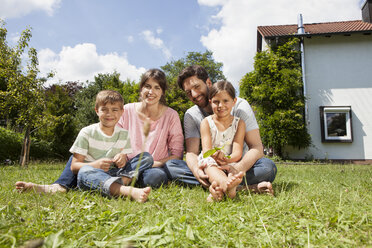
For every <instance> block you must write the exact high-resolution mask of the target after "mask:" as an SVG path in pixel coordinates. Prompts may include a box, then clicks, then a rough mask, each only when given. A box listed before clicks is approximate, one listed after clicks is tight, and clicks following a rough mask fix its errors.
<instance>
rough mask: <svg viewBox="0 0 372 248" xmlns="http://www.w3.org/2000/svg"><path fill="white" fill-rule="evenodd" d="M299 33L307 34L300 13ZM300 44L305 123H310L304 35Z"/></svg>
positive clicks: (298, 19)
mask: <svg viewBox="0 0 372 248" xmlns="http://www.w3.org/2000/svg"><path fill="white" fill-rule="evenodd" d="M297 34H299V35H303V34H305V27H304V24H303V20H302V14H299V15H298V18H297ZM300 46H301V68H302V82H303V89H304V97H305V124H306V125H308V124H309V118H308V110H307V100H306V96H307V95H306V94H307V92H306V77H305V50H304V40H303V37H300Z"/></svg>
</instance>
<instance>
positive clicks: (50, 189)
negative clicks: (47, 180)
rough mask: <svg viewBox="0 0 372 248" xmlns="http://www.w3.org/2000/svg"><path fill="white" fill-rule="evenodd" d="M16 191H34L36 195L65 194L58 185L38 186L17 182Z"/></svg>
mask: <svg viewBox="0 0 372 248" xmlns="http://www.w3.org/2000/svg"><path fill="white" fill-rule="evenodd" d="M15 186H16V189H17V190H18V191H19V192H26V191H35V192H38V193H57V192H63V193H64V192H66V189H65V188H64V187H62V186H61V185H59V184H50V185H40V184H36V183H29V182H23V181H19V182H16V183H15Z"/></svg>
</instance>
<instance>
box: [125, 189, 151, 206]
mask: <svg viewBox="0 0 372 248" xmlns="http://www.w3.org/2000/svg"><path fill="white" fill-rule="evenodd" d="M150 192H151V188H150V187H146V188H142V189H140V188H134V187H132V189H131V191H130V196H131V198H132V199H133V200H135V201H137V202H142V203H143V202H146V201H147V198H148V197H149V194H150Z"/></svg>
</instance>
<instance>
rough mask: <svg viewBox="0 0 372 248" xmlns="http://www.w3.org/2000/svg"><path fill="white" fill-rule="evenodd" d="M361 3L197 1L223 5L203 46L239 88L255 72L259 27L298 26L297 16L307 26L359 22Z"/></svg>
mask: <svg viewBox="0 0 372 248" xmlns="http://www.w3.org/2000/svg"><path fill="white" fill-rule="evenodd" d="M359 2H360V1H359V0H327V1H323V0H281V1H277V0H266V1H262V0H249V1H247V0H226V1H223V0H220V1H219V0H198V3H199V4H201V5H202V4H203V5H207V6H216V5H221V9H220V11H219V12H218V14H217V15H216V16H213V17H211V18H213V19H215V18H217V19H218V20H219V21H220V23H221V27H220V28H219V29H212V30H210V31H209V33H208V34H207V35H206V36H202V37H201V42H202V43H203V45H204V46H205V47H206V48H208V49H209V50H211V51H212V52H213V56H214V58H215V60H216V61H219V62H223V64H224V67H223V72H224V74H225V76H226V77H227V78H228V80H230V81H231V82H232V83H233V84H234V85H235V86H236V87H237V86H238V82H239V80H240V79H241V78H242V77H243V76H244V75H245V74H246V73H247V72H250V71H252V70H253V57H254V55H255V53H256V41H257V26H262V25H280V24H296V23H297V16H298V14H300V13H301V14H302V15H303V19H304V23H317V22H326V21H343V20H358V19H359V20H360V19H361V10H360V3H359Z"/></svg>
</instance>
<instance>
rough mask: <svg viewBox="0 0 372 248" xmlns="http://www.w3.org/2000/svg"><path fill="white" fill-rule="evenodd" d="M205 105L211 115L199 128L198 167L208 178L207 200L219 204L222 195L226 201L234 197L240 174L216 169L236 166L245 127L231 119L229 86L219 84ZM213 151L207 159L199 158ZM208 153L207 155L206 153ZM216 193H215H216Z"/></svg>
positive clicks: (232, 102)
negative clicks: (211, 111)
mask: <svg viewBox="0 0 372 248" xmlns="http://www.w3.org/2000/svg"><path fill="white" fill-rule="evenodd" d="M209 101H210V103H211V107H212V110H213V115H210V116H208V117H206V118H205V119H204V120H203V121H202V122H201V124H200V133H201V141H202V153H201V154H200V155H199V166H200V167H203V168H204V171H205V173H206V174H207V175H208V177H209V182H210V183H211V186H210V187H209V191H210V192H211V194H210V195H209V196H208V198H207V200H208V201H212V200H216V201H220V200H221V199H222V197H223V194H226V195H227V196H228V197H229V198H234V197H235V196H236V187H237V186H238V185H239V184H240V183H241V181H242V178H243V173H242V172H239V173H237V174H235V175H233V174H232V173H229V174H228V175H226V173H225V172H224V171H222V170H221V169H220V168H219V166H221V165H226V164H232V163H235V162H238V161H239V160H240V159H241V157H242V155H243V142H244V135H245V124H244V121H243V120H240V118H239V117H235V116H233V115H231V109H232V108H233V106H234V105H235V103H236V97H235V89H234V87H233V86H232V84H231V83H230V82H227V81H219V82H217V83H215V84H213V85H212V87H211V88H210V91H209ZM211 149H214V151H215V152H214V153H213V154H212V155H211V156H208V154H206V155H205V156H204V157H205V158H203V154H205V153H206V152H207V151H210V150H211ZM208 153H210V152H208ZM216 192H217V193H216Z"/></svg>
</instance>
